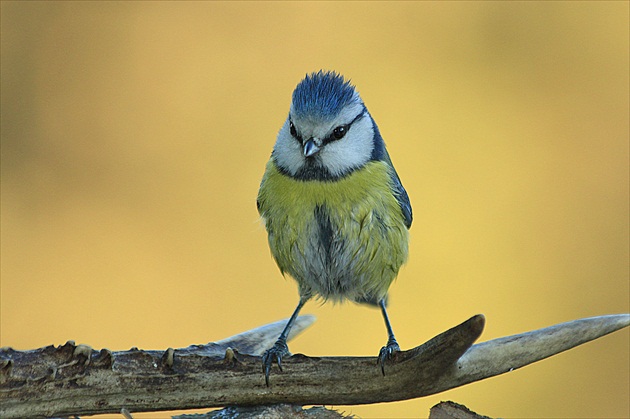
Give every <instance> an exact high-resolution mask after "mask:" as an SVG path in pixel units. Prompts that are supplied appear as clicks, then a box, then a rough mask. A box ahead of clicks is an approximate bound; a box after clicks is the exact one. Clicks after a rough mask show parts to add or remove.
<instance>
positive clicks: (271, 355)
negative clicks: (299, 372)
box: [262, 339, 289, 387]
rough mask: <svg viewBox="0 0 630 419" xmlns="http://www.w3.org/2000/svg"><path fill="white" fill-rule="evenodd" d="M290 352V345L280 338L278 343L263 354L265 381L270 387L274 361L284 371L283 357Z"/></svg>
mask: <svg viewBox="0 0 630 419" xmlns="http://www.w3.org/2000/svg"><path fill="white" fill-rule="evenodd" d="M288 354H289V347H288V346H287V342H286V340H284V339H278V340H277V341H276V343H275V344H274V345H273V346H272V347H271V348H269V349H267V350H266V351H265V353H264V354H263V356H262V364H263V372H264V373H265V383H266V384H267V387H269V372H270V371H271V365H273V363H274V361H275V362H276V363H277V364H278V368H280V371H282V357H283V356H285V355H288Z"/></svg>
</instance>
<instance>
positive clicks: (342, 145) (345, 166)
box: [320, 115, 374, 175]
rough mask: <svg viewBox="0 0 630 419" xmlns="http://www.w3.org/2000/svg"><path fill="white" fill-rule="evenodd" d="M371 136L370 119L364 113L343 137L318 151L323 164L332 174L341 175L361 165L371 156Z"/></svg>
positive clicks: (372, 144)
mask: <svg viewBox="0 0 630 419" xmlns="http://www.w3.org/2000/svg"><path fill="white" fill-rule="evenodd" d="M373 137H374V129H373V127H372V120H371V119H370V118H369V116H368V115H365V116H364V117H363V118H361V119H360V120H358V121H356V122H355V123H354V124H352V127H351V128H350V131H349V132H348V134H347V135H346V136H345V137H344V138H342V139H341V140H337V141H333V142H331V143H328V144H327V145H326V146H325V147H324V149H323V150H322V151H321V152H320V155H321V158H322V162H323V164H324V166H326V168H327V169H328V170H329V171H330V172H331V173H332V174H333V175H341V174H344V173H346V172H348V171H349V170H352V169H356V168H358V167H361V166H363V165H364V164H365V163H367V162H368V161H369V160H370V157H372V150H373V148H374V143H373Z"/></svg>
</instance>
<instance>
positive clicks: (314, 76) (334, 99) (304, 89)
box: [293, 70, 355, 119]
mask: <svg viewBox="0 0 630 419" xmlns="http://www.w3.org/2000/svg"><path fill="white" fill-rule="evenodd" d="M354 95H355V90H354V86H352V85H351V84H350V81H349V80H348V81H346V80H345V79H344V78H343V76H342V75H340V74H337V73H335V72H334V71H322V70H319V71H318V72H317V73H311V74H307V75H306V77H305V78H304V80H302V81H301V82H300V83H299V84H298V85H297V87H296V88H295V90H294V91H293V113H294V114H295V115H296V116H298V117H307V116H315V117H319V118H322V119H328V118H332V117H334V116H336V115H337V114H339V112H340V111H341V109H343V107H344V106H346V105H348V104H350V103H352V102H353V99H354Z"/></svg>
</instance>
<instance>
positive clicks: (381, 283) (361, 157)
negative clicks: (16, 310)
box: [257, 71, 412, 385]
mask: <svg viewBox="0 0 630 419" xmlns="http://www.w3.org/2000/svg"><path fill="white" fill-rule="evenodd" d="M257 205H258V212H259V213H260V215H261V217H262V219H263V220H264V223H265V228H266V230H267V233H268V239H269V247H270V249H271V253H272V255H273V257H274V259H275V261H276V263H277V264H278V267H279V268H280V271H281V272H282V273H283V274H289V275H290V276H291V277H293V278H294V279H295V280H296V281H297V284H298V289H299V294H300V301H299V304H298V305H297V308H296V309H295V311H294V313H293V315H292V316H291V318H290V320H289V322H288V323H287V325H286V327H285V329H284V330H283V332H282V333H281V334H280V337H279V338H278V340H277V342H276V343H275V345H274V346H273V347H271V348H270V349H269V350H267V351H266V352H265V354H264V355H263V372H264V373H265V381H266V383H267V385H269V371H270V369H271V366H272V364H273V363H274V362H277V364H278V367H279V368H280V369H282V362H281V360H282V357H283V356H284V355H286V354H288V353H289V351H288V347H287V343H286V340H287V335H288V333H289V330H290V329H291V326H292V325H293V323H294V321H295V319H296V317H297V316H298V313H299V312H300V310H301V309H302V307H303V306H304V304H305V303H306V302H307V301H308V300H309V299H310V298H312V297H320V298H322V299H323V300H324V301H327V300H332V301H343V300H350V301H354V302H357V303H367V304H370V305H374V306H378V307H380V309H381V312H382V314H383V318H384V320H385V326H386V328H387V333H388V337H389V339H388V341H387V344H386V345H385V346H384V347H383V348H382V349H381V351H380V353H379V356H378V363H379V364H380V366H381V370H382V372H383V374H385V369H384V363H385V360H386V359H389V358H391V356H392V354H393V353H394V352H396V351H399V350H400V348H399V346H398V343H397V342H396V338H395V337H394V333H393V331H392V327H391V325H390V322H389V319H388V316H387V311H386V309H385V306H386V302H387V291H388V289H389V286H390V285H391V283H392V281H393V280H394V279H395V278H396V276H397V275H398V270H399V269H400V267H401V265H402V264H403V263H405V261H406V259H407V253H408V242H409V232H408V229H409V227H410V226H411V221H412V213H411V204H410V203H409V197H408V195H407V192H406V191H405V189H404V188H403V186H402V184H401V182H400V179H399V178H398V174H397V173H396V170H395V169H394V166H393V165H392V161H391V159H390V157H389V154H388V153H387V149H386V148H385V143H384V142H383V138H382V137H381V134H380V132H379V130H378V127H377V126H376V123H375V122H374V119H372V116H371V115H370V113H369V112H368V110H367V108H366V107H365V105H364V104H363V101H362V100H361V98H360V97H359V94H358V92H357V91H356V90H355V88H354V86H352V85H351V84H350V82H349V81H346V80H345V79H344V78H343V76H341V75H339V74H337V73H335V72H324V71H319V72H317V73H312V74H308V75H306V77H305V78H304V79H303V80H302V81H301V82H300V83H299V84H298V85H297V87H296V88H295V90H294V91H293V98H292V103H291V108H290V110H289V116H288V118H287V119H286V121H285V122H284V125H283V126H282V128H281V129H280V132H279V133H278V138H277V140H276V143H275V145H274V148H273V152H272V153H271V158H270V160H269V162H268V163H267V167H266V170H265V174H264V176H263V179H262V182H261V185H260V190H259V192H258V199H257Z"/></svg>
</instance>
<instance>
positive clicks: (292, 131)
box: [289, 122, 299, 138]
mask: <svg viewBox="0 0 630 419" xmlns="http://www.w3.org/2000/svg"><path fill="white" fill-rule="evenodd" d="M289 130H290V131H291V135H292V136H293V138H299V137H298V133H297V130H296V129H295V125H293V122H289Z"/></svg>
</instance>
